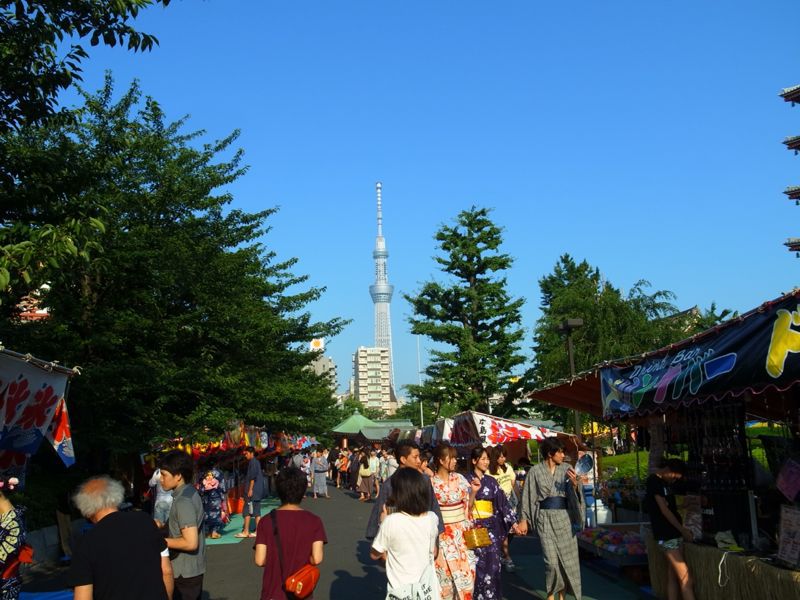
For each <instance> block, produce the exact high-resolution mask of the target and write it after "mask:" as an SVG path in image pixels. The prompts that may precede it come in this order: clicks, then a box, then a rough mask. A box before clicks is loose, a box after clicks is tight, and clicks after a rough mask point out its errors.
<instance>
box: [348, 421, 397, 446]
mask: <svg viewBox="0 0 800 600" xmlns="http://www.w3.org/2000/svg"><path fill="white" fill-rule="evenodd" d="M397 430H398V428H397V427H391V426H390V427H386V426H384V425H376V426H375V427H362V428H361V430H360V431H359V432H358V433H359V435H362V436H363V437H364V438H365V439H366V440H367V441H369V442H380V441H383V440H385V439H388V438H389V436H390V435H391V433H392V432H394V431H397Z"/></svg>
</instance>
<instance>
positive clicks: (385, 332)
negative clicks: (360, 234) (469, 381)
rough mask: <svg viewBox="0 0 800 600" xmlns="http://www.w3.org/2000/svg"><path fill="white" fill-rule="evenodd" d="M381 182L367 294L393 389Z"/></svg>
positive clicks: (389, 289)
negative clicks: (386, 355) (372, 268)
mask: <svg viewBox="0 0 800 600" xmlns="http://www.w3.org/2000/svg"><path fill="white" fill-rule="evenodd" d="M381 187H382V186H381V182H380V181H379V182H378V183H376V184H375V193H376V195H377V197H378V237H376V238H375V250H373V251H372V258H373V259H374V260H375V283H374V284H373V285H371V286H369V295H370V296H372V302H373V304H375V346H376V347H378V348H388V350H389V376H390V378H391V380H390V384H391V386H392V389H394V362H393V360H392V321H391V318H390V314H389V304H390V303H391V301H392V293H393V292H394V286H393V285H390V284H389V274H388V272H387V270H386V262H387V260H386V259H388V258H389V252H388V251H387V250H386V240H385V239H384V237H383V210H382V208H381Z"/></svg>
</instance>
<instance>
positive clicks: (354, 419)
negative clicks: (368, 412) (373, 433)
mask: <svg viewBox="0 0 800 600" xmlns="http://www.w3.org/2000/svg"><path fill="white" fill-rule="evenodd" d="M377 426H378V424H377V423H375V422H374V421H372V420H371V419H368V418H367V417H365V416H364V415H362V414H361V413H360V412H358V411H356V412H354V413H353V414H352V415H350V416H349V417H347V418H346V419H345V420H344V421H342V422H341V423H339V424H338V425H337V426H336V427H334V428H333V429H332V430H331V432H332V433H339V434H342V435H356V434H357V433H358V432H359V431H361V430H362V429H363V428H364V427H377Z"/></svg>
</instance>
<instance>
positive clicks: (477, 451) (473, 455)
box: [469, 446, 489, 472]
mask: <svg viewBox="0 0 800 600" xmlns="http://www.w3.org/2000/svg"><path fill="white" fill-rule="evenodd" d="M484 452H486V453H487V454H488V453H489V451H488V450H487V449H486V448H484V447H483V446H476V447H475V448H473V449H472V452H470V454H469V466H470V469H471V471H472V472H474V471H475V469H476V468H477V463H478V459H480V457H481V455H482V454H483V453H484Z"/></svg>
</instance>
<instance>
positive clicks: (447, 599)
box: [431, 443, 480, 600]
mask: <svg viewBox="0 0 800 600" xmlns="http://www.w3.org/2000/svg"><path fill="white" fill-rule="evenodd" d="M433 460H434V466H435V467H436V473H435V474H434V476H433V477H432V478H431V484H432V485H433V493H434V494H435V495H436V500H437V502H438V503H439V508H440V509H441V511H442V520H443V521H444V533H441V534H439V554H438V556H437V557H436V561H435V563H434V564H435V567H436V576H437V578H438V579H439V588H440V590H441V593H442V600H472V588H473V586H474V585H475V561H476V559H475V554H474V553H473V552H472V550H470V549H469V548H467V544H466V543H465V542H464V531H465V530H467V529H469V527H470V523H469V521H468V520H467V515H468V514H469V511H470V509H471V507H472V505H473V502H474V500H475V493H476V492H477V491H478V489H479V488H480V481H478V479H477V478H473V480H472V483H471V484H470V483H468V482H467V479H466V478H465V477H464V476H463V475H461V474H459V473H456V472H455V471H456V449H455V448H453V447H452V446H450V445H449V444H447V443H441V444H439V445H438V446H437V447H436V450H435V451H434V453H433Z"/></svg>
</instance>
